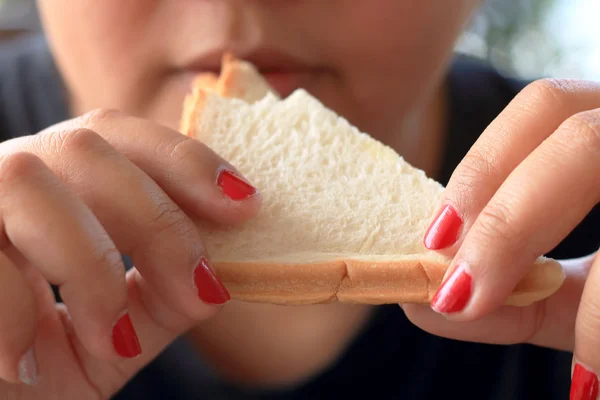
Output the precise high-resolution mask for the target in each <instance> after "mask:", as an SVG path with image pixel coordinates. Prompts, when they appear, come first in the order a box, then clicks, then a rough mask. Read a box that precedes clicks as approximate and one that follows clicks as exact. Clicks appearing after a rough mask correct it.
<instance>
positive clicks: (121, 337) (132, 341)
mask: <svg viewBox="0 0 600 400" xmlns="http://www.w3.org/2000/svg"><path fill="white" fill-rule="evenodd" d="M112 333H113V336H112V339H113V345H114V346H115V350H116V351H117V353H118V354H119V355H120V356H121V357H125V358H133V357H136V356H139V355H140V354H142V347H141V346H140V341H139V339H138V337H137V334H136V333H135V328H134V327H133V323H132V322H131V318H130V317H129V314H125V315H123V316H122V317H121V318H119V320H118V321H117V323H116V324H115V326H114V328H113V332H112Z"/></svg>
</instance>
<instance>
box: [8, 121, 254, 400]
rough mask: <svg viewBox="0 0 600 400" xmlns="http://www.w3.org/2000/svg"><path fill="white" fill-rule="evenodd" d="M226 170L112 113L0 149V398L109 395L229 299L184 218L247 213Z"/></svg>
mask: <svg viewBox="0 0 600 400" xmlns="http://www.w3.org/2000/svg"><path fill="white" fill-rule="evenodd" d="M227 171H231V173H230V172H227ZM218 174H219V178H217V175H218ZM232 174H235V169H234V168H233V167H232V166H230V165H228V164H227V163H226V162H225V161H224V160H222V159H221V158H219V157H218V156H217V155H216V154H214V153H213V152H212V151H211V150H210V149H208V148H207V147H205V146H204V145H203V144H201V143H200V142H198V141H196V140H193V139H189V138H187V137H185V136H183V135H181V134H179V133H178V132H175V131H172V130H170V129H167V128H164V127H161V126H158V125H155V124H153V123H150V122H147V121H144V120H138V119H135V118H132V117H128V116H126V115H123V114H121V113H118V112H110V111H96V112H92V113H90V114H88V115H86V116H84V117H81V118H77V119H74V120H71V121H68V122H65V123H62V124H60V125H57V126H54V127H52V128H50V129H48V130H46V131H44V132H41V133H39V134H37V135H34V136H28V137H23V138H18V139H14V140H11V141H7V142H4V143H2V144H0V193H1V195H0V228H1V230H0V232H1V235H0V245H1V249H2V252H1V253H0V282H2V290H1V291H0V326H2V329H1V330H0V355H1V357H0V378H1V379H2V380H3V381H0V398H3V399H7V398H9V399H40V398H44V399H49V400H50V399H64V398H73V399H75V398H76V399H98V398H109V397H110V396H111V395H112V394H114V393H115V392H116V391H118V390H119V389H120V388H121V387H122V386H123V385H124V384H125V383H126V382H127V380H128V379H129V378H131V377H132V376H133V375H134V374H135V373H136V372H137V371H138V370H139V369H140V368H142V367H143V366H144V365H145V364H147V363H148V362H149V361H151V360H152V359H153V358H154V357H155V356H156V355H157V354H158V353H159V352H160V351H161V350H162V349H163V348H164V347H165V346H166V345H168V344H169V343H170V342H171V341H173V340H174V339H175V338H176V337H177V336H178V335H180V334H182V333H184V332H185V331H186V330H187V329H189V328H190V327H191V326H193V325H194V324H195V323H197V321H200V320H203V319H206V318H208V317H210V316H211V315H213V314H214V313H215V312H216V311H217V310H218V309H219V307H218V305H219V304H222V303H224V302H226V301H227V300H228V299H229V295H228V293H227V291H226V289H225V288H224V287H223V286H222V285H221V283H220V282H219V281H218V279H217V278H216V277H215V276H214V275H213V273H212V271H211V269H210V266H209V261H208V255H207V254H206V253H205V252H204V249H203V247H202V241H201V238H200V237H199V236H198V232H197V229H196V226H195V224H194V222H193V220H194V219H200V218H202V219H206V220H210V221H212V222H215V223H224V224H237V223H241V222H243V221H245V220H248V219H249V218H250V217H252V216H253V215H254V214H255V213H256V211H257V210H258V208H259V206H260V197H259V196H257V195H254V194H255V192H256V191H255V190H254V189H253V188H252V187H251V186H250V185H248V184H246V183H244V182H243V181H241V180H239V179H238V178H236V177H235V176H234V175H232ZM188 215H189V217H188ZM121 254H127V255H129V256H130V257H131V259H132V260H133V262H134V264H135V265H136V267H137V268H133V269H131V270H130V271H128V272H127V273H125V268H124V266H123V264H122V259H121ZM47 282H50V283H52V284H55V285H58V287H59V288H60V294H61V297H62V299H63V300H64V305H62V304H55V300H54V296H53V294H52V291H51V288H50V286H49V284H48V283H47ZM140 352H141V354H140ZM19 382H21V383H25V384H20V385H19V384H18V383H19ZM35 383H37V384H35ZM27 384H29V385H27ZM33 384H35V385H33Z"/></svg>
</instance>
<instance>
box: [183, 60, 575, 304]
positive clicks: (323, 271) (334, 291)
mask: <svg viewBox="0 0 600 400" xmlns="http://www.w3.org/2000/svg"><path fill="white" fill-rule="evenodd" d="M222 71H223V72H222V74H221V76H219V77H218V78H217V77H216V75H214V74H213V75H212V76H211V75H210V74H203V75H200V76H199V77H198V79H196V80H195V81H194V86H193V88H192V91H191V93H190V94H189V95H188V96H187V97H186V99H185V102H184V108H183V113H182V118H181V126H180V130H181V133H183V134H184V135H187V136H189V137H192V138H198V134H199V133H198V132H195V127H196V126H197V121H198V120H199V119H200V118H201V117H202V111H203V109H204V104H205V102H206V96H207V93H208V92H213V93H216V94H217V95H220V96H223V97H237V98H242V99H243V98H244V96H245V94H246V93H248V92H252V91H253V90H252V85H254V84H256V85H257V86H262V85H265V82H264V81H263V80H262V79H261V78H260V77H259V76H257V75H255V74H253V73H246V72H247V71H248V66H245V65H242V64H241V63H240V62H239V61H238V60H236V59H235V58H234V57H233V56H231V55H228V54H227V55H225V56H224V57H223V68H222ZM244 71H246V72H244ZM253 80H255V81H254V82H253ZM450 261H451V260H446V261H445V262H437V261H432V260H431V259H427V256H426V255H425V254H424V255H423V256H422V257H421V258H420V257H419V256H415V257H414V259H410V258H408V259H407V258H404V259H402V260H400V261H366V260H357V259H337V260H329V261H326V262H315V263H302V264H293V263H273V262H270V263H269V262H263V263H258V262H222V261H221V262H219V260H214V261H213V264H214V268H215V270H216V273H217V276H218V277H219V279H220V280H221V281H222V282H223V284H224V285H225V287H226V288H227V290H228V291H229V293H230V294H231V296H232V298H233V299H236V300H241V301H247V302H258V303H272V304H283V305H302V304H317V303H330V302H335V301H340V302H346V303H362V304H373V305H377V304H393V303H421V304H426V303H429V301H430V300H431V298H432V297H433V295H434V294H435V292H436V291H437V289H438V288H439V286H440V285H441V282H442V280H443V278H444V274H445V273H446V270H447V268H448V266H449V265H450ZM564 280H565V274H564V271H563V269H562V266H561V265H560V264H559V263H558V262H556V261H554V260H550V259H543V260H538V262H536V263H535V264H534V265H533V266H532V267H531V268H530V270H529V271H528V273H527V274H526V275H525V277H524V278H523V279H522V280H521V281H520V282H519V283H518V284H517V285H516V287H515V288H514V290H513V291H512V293H511V295H510V297H509V298H508V299H507V301H506V303H505V304H506V305H512V306H526V305H529V304H532V303H534V302H536V301H539V300H542V299H544V298H547V297H549V296H550V295H552V294H553V293H554V292H556V291H557V290H558V289H559V288H560V286H561V285H562V283H563V281H564Z"/></svg>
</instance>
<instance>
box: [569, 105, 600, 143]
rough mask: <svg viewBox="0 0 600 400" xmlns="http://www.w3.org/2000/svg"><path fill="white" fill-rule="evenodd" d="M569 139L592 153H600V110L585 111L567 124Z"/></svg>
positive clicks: (571, 118) (574, 116) (572, 117)
mask: <svg viewBox="0 0 600 400" xmlns="http://www.w3.org/2000/svg"><path fill="white" fill-rule="evenodd" d="M565 128H566V132H567V135H568V136H570V137H569V139H570V140H572V141H574V142H575V143H579V144H581V145H582V147H584V148H585V149H588V150H591V151H592V152H594V153H596V152H600V110H592V111H584V112H581V113H578V114H575V115H573V116H571V117H570V118H569V119H567V121H566V122H565Z"/></svg>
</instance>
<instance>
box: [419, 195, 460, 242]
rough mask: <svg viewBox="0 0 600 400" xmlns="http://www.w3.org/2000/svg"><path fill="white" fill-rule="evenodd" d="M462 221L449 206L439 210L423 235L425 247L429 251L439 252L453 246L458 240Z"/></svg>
mask: <svg viewBox="0 0 600 400" xmlns="http://www.w3.org/2000/svg"><path fill="white" fill-rule="evenodd" d="M462 224H463V221H462V219H461V218H460V215H458V212H457V211H456V209H455V208H454V207H452V206H451V205H446V206H445V207H444V208H442V209H441V210H440V213H439V214H438V216H437V217H436V218H435V220H434V221H433V222H432V223H431V225H429V228H428V229H427V232H426V233H425V240H424V242H425V247H427V248H428V249H429V250H440V249H444V248H446V247H448V246H451V245H453V244H454V243H455V242H456V240H457V239H458V233H459V231H460V227H461V226H462Z"/></svg>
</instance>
